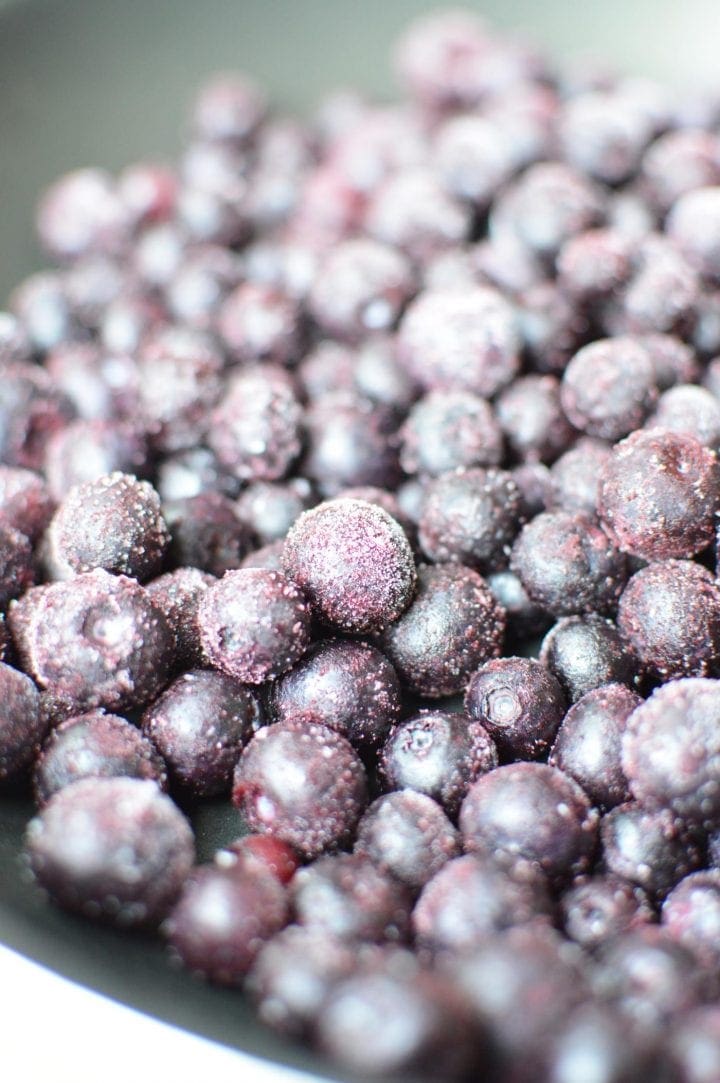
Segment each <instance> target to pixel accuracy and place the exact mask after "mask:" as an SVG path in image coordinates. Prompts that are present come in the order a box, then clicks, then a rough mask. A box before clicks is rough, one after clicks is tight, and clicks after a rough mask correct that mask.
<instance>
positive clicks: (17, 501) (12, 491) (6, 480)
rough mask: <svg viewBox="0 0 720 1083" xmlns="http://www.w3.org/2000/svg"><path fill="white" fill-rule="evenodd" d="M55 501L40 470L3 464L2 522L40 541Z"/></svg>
mask: <svg viewBox="0 0 720 1083" xmlns="http://www.w3.org/2000/svg"><path fill="white" fill-rule="evenodd" d="M53 510H54V504H53V500H52V497H51V495H50V493H49V492H48V486H47V485H46V483H45V481H44V480H43V479H42V477H41V476H40V475H39V474H36V473H34V472H33V471H32V470H23V469H21V468H20V467H17V466H0V523H1V524H2V525H3V526H9V527H12V529H13V530H19V531H20V533H21V534H25V536H26V537H27V538H29V539H30V541H31V542H35V541H37V539H38V538H39V537H40V535H41V534H42V533H43V532H44V530H45V528H46V527H47V525H48V523H49V522H50V519H51V517H52V513H53Z"/></svg>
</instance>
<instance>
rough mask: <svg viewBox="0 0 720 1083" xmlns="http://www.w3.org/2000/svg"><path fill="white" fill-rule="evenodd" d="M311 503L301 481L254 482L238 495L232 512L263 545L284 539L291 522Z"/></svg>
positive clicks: (309, 493) (306, 485)
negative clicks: (234, 511) (235, 512)
mask: <svg viewBox="0 0 720 1083" xmlns="http://www.w3.org/2000/svg"><path fill="white" fill-rule="evenodd" d="M312 503H313V499H312V489H311V488H310V484H309V483H308V482H307V481H306V480H305V478H293V480H292V481H288V482H279V481H254V482H252V483H251V484H250V485H248V487H247V489H244V490H243V491H242V493H241V494H240V496H239V498H238V500H237V502H236V504H235V509H236V511H237V514H238V516H239V518H240V519H242V521H243V522H244V523H245V524H246V525H247V527H248V529H249V530H250V531H251V532H252V533H253V535H254V536H255V537H256V538H257V539H258V541H259V542H261V544H263V545H267V544H269V543H270V542H274V541H278V540H279V539H281V538H284V537H285V535H286V534H287V532H288V530H289V529H290V527H291V526H292V525H293V523H294V522H295V520H296V519H297V518H298V517H299V516H300V515H301V514H302V513H303V512H304V511H306V510H307V508H308V507H310V506H311V504H312Z"/></svg>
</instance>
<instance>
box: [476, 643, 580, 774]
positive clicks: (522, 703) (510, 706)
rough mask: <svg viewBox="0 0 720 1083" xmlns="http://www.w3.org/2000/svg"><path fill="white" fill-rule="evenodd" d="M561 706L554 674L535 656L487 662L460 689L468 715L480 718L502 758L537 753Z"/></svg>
mask: <svg viewBox="0 0 720 1083" xmlns="http://www.w3.org/2000/svg"><path fill="white" fill-rule="evenodd" d="M565 707H566V703H565V693H564V692H563V690H562V687H561V685H560V683H559V682H558V680H557V678H556V677H554V676H553V675H552V673H551V672H550V670H548V669H546V668H545V666H543V665H541V663H540V662H538V661H537V660H536V659H535V658H496V659H494V660H493V661H491V662H486V663H485V665H484V666H481V667H480V669H479V670H478V671H477V673H475V674H473V676H472V677H471V678H470V683H469V684H468V687H467V692H466V693H465V709H466V711H467V713H468V715H469V716H470V717H471V718H475V719H477V720H478V722H481V723H482V725H483V727H484V728H485V729H486V730H487V731H488V733H489V734H490V736H491V737H492V738H493V740H494V741H495V744H496V745H497V747H498V751H499V752H500V754H501V756H504V757H505V758H506V759H521V760H534V759H539V758H540V757H542V756H543V754H544V753H545V752H547V749H548V748H549V746H550V744H551V742H552V740H553V738H554V736H555V734H556V733H557V730H558V726H559V725H560V723H561V722H562V719H563V715H564V714H565ZM558 766H562V765H561V764H558Z"/></svg>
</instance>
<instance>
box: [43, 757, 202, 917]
mask: <svg viewBox="0 0 720 1083" xmlns="http://www.w3.org/2000/svg"><path fill="white" fill-rule="evenodd" d="M25 845H26V851H27V856H28V860H29V863H30V867H31V869H32V871H33V873H34V874H35V877H36V878H37V880H38V883H39V884H40V885H41V886H42V887H44V888H45V890H46V891H47V892H48V894H49V895H50V897H51V898H52V899H53V901H54V902H56V903H58V904H59V905H60V906H62V907H65V908H66V909H68V910H76V911H78V912H80V913H81V914H83V915H84V916H85V917H88V918H93V919H95V920H102V921H106V922H111V923H112V924H114V925H119V926H122V927H124V928H128V927H137V926H147V925H155V924H157V922H158V921H160V920H161V919H162V918H164V917H165V916H166V914H167V912H168V910H169V908H170V907H171V906H172V904H173V903H174V902H175V899H176V898H177V896H178V893H179V892H180V890H181V888H182V886H183V884H184V882H185V880H186V878H187V876H188V874H189V872H190V870H191V868H192V864H193V860H194V856H195V854H194V850H195V847H194V843H193V834H192V831H191V829H190V825H189V823H188V822H187V820H186V819H185V817H184V816H183V815H182V813H181V812H180V810H179V809H178V808H177V806H176V805H174V804H173V802H172V801H171V800H170V798H169V797H168V796H167V795H166V794H164V793H162V791H161V790H160V789H159V788H158V786H157V783H155V782H152V781H150V780H149V779H138V778H86V779H82V780H80V781H79V782H74V783H73V784H72V785H70V786H66V787H65V788H64V789H62V790H60V791H59V793H56V794H55V796H54V797H51V798H50V800H49V801H48V803H47V805H45V807H44V809H43V810H42V812H41V813H40V814H39V815H38V816H36V817H35V819H34V820H31V821H30V824H29V826H28V829H27V834H26V840H25Z"/></svg>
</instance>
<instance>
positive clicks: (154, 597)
mask: <svg viewBox="0 0 720 1083" xmlns="http://www.w3.org/2000/svg"><path fill="white" fill-rule="evenodd" d="M214 582H215V580H214V578H213V577H212V576H211V575H208V574H207V572H201V571H200V570H199V569H198V568H176V569H175V570H174V571H172V572H165V574H164V575H159V576H158V577H157V579H152V580H151V581H150V582H149V583H146V584H145V589H146V591H147V592H148V595H149V597H150V599H151V601H152V603H153V605H154V606H155V607H156V608H157V609H159V610H160V612H161V613H162V614H163V615H164V617H165V619H166V621H167V623H168V625H169V626H170V628H171V629H172V631H173V633H174V635H175V661H176V662H177V663H178V664H179V665H180V666H181V667H192V666H194V665H197V664H199V663H200V662H202V661H203V660H204V659H203V651H202V646H201V644H200V621H199V618H198V609H199V607H200V599H201V598H202V596H203V594H204V593H205V591H206V590H207V589H208V587H210V586H212V584H213V583H214Z"/></svg>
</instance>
